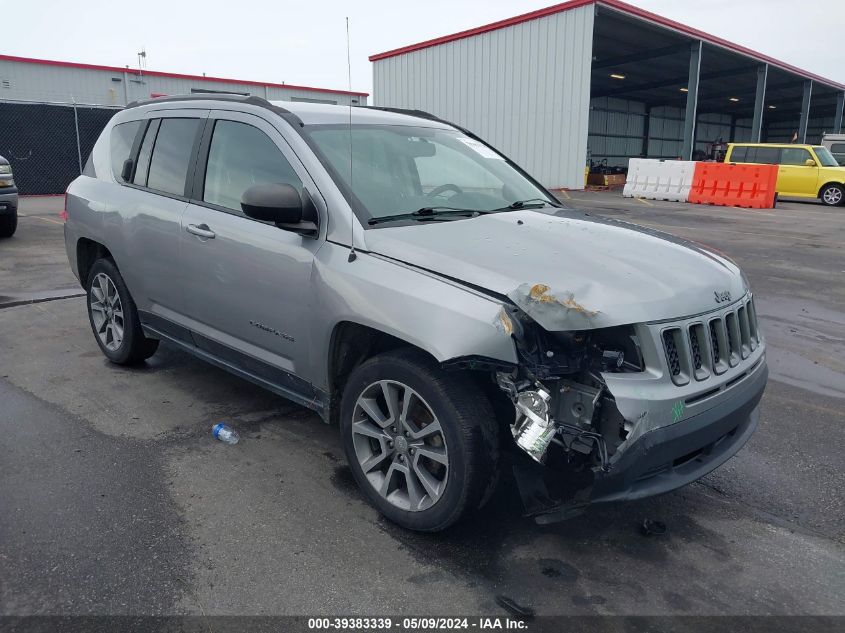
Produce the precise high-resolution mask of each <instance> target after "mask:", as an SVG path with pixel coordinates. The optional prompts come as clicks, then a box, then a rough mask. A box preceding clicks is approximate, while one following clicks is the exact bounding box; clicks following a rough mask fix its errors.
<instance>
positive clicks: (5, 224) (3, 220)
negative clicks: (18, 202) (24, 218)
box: [0, 212, 18, 237]
mask: <svg viewBox="0 0 845 633" xmlns="http://www.w3.org/2000/svg"><path fill="white" fill-rule="evenodd" d="M17 229H18V214H17V212H15V213H12V214H9V215H0V237H12V236H13V235H14V234H15V231H17Z"/></svg>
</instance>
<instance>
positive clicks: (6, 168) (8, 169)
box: [0, 165, 12, 176]
mask: <svg viewBox="0 0 845 633" xmlns="http://www.w3.org/2000/svg"><path fill="white" fill-rule="evenodd" d="M11 174H12V166H11V165H0V175H9V176H11Z"/></svg>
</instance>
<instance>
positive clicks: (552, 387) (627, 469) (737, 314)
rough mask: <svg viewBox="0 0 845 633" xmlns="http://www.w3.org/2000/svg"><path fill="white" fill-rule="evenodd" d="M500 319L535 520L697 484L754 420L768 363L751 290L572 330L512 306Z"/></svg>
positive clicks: (524, 483) (504, 384)
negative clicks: (708, 303) (710, 305)
mask: <svg viewBox="0 0 845 633" xmlns="http://www.w3.org/2000/svg"><path fill="white" fill-rule="evenodd" d="M579 312H580V313H581V314H583V312H581V311H579ZM501 318H502V322H503V324H504V329H505V331H508V333H509V334H510V335H511V336H512V337H513V338H514V340H515V343H516V347H517V351H518V354H519V356H520V364H519V367H518V368H517V369H515V370H511V371H507V372H505V371H499V372H497V373H496V382H497V384H498V386H499V388H500V389H501V390H502V391H503V392H504V393H506V394H507V395H508V397H509V399H510V400H511V402H512V403H513V406H514V413H515V418H514V420H513V422H512V423H511V432H512V434H513V438H514V444H515V446H516V447H518V448H519V449H521V454H518V455H517V459H516V460H515V464H514V473H515V477H516V481H517V484H518V486H519V490H520V495H521V497H522V500H523V503H524V505H525V510H526V514H527V515H528V516H533V517H535V520H536V521H537V522H538V523H553V522H555V521H560V520H564V519H566V518H569V517H571V516H574V515H577V514H580V513H581V512H582V511H583V510H584V509H585V508H586V507H587V506H589V505H593V504H600V503H608V502H615V501H627V500H634V499H640V498H644V497H648V496H653V495H658V494H662V493H665V492H669V491H671V490H674V489H676V488H679V487H681V486H684V485H686V484H688V483H691V482H693V481H695V480H697V479H699V478H701V477H703V476H704V475H706V474H707V473H709V472H710V471H712V470H714V469H715V468H717V467H719V466H720V465H721V464H723V463H724V462H726V461H727V460H728V459H730V458H731V457H732V456H733V455H734V454H736V453H737V452H738V451H739V450H740V449H741V448H742V446H743V445H744V444H745V443H746V442H747V440H748V438H749V437H750V436H751V434H752V433H753V432H754V430H755V428H756V426H757V421H758V418H759V413H758V409H757V407H758V404H759V401H760V399H761V397H762V394H763V390H764V389H765V385H766V380H767V377H768V369H767V367H766V362H765V346H764V343H763V339H762V336H761V335H760V333H759V331H758V329H757V323H756V315H755V314H754V307H753V302H752V300H751V296H750V294H749V295H747V296H746V297H743V298H742V299H741V300H739V301H737V302H735V303H734V304H732V305H731V306H727V307H723V308H719V309H717V310H715V311H713V312H711V313H707V314H704V315H699V316H694V317H687V318H683V319H680V320H676V321H674V322H655V323H645V324H639V325H632V326H626V327H616V328H607V329H594V330H581V331H576V332H572V331H569V332H565V331H564V332H548V331H545V330H544V329H543V328H541V327H540V326H538V325H537V324H536V323H535V322H533V320H532V319H530V318H528V317H526V316H525V315H524V313H520V312H519V311H518V309H514V308H511V309H506V311H505V312H503V316H502V317H501ZM525 455H527V456H528V457H530V458H531V459H526V458H525ZM561 484H566V485H561Z"/></svg>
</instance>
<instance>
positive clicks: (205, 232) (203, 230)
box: [185, 224, 216, 240]
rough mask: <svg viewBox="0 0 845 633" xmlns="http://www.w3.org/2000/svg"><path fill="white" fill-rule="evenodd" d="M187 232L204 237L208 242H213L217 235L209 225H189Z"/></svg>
mask: <svg viewBox="0 0 845 633" xmlns="http://www.w3.org/2000/svg"><path fill="white" fill-rule="evenodd" d="M185 230H186V231H187V232H188V233H191V234H192V235H197V236H199V237H204V238H205V239H207V240H213V239H214V236H215V235H216V233H215V232H214V231H212V230H211V229H210V228H208V225H207V224H189V225H188V226H187V227H185Z"/></svg>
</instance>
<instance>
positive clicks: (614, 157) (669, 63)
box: [370, 0, 845, 188]
mask: <svg viewBox="0 0 845 633" xmlns="http://www.w3.org/2000/svg"><path fill="white" fill-rule="evenodd" d="M370 61H372V62H373V93H374V95H373V98H374V102H375V104H376V105H378V106H389V107H397V108H413V109H419V110H425V111H428V112H431V113H432V114H435V115H437V116H440V117H442V118H444V119H448V120H450V121H453V122H455V123H458V124H461V125H463V126H465V127H468V128H469V129H471V130H473V131H474V132H476V133H477V134H479V136H481V137H482V138H484V139H485V140H487V141H488V142H490V143H491V144H492V145H494V146H495V147H498V148H499V149H501V150H502V151H503V152H504V153H505V154H507V155H509V156H511V157H512V158H513V159H514V160H515V161H516V162H517V163H519V164H521V165H522V166H523V167H525V168H526V169H527V170H528V171H529V172H531V173H532V174H534V175H535V176H537V177H538V178H539V179H540V180H541V181H542V182H543V183H544V184H546V185H547V186H550V187H561V188H581V187H583V185H584V166H585V163H586V162H587V160H589V159H592V160H593V161H595V162H600V161H606V163H607V164H608V165H611V166H613V165H623V166H624V165H627V162H628V159H629V158H631V157H649V158H685V159H690V158H692V157H693V155H694V154H699V153H700V152H706V151H707V150H708V147H709V145H710V144H711V143H714V142H717V141H720V140H721V141H762V142H767V141H770V142H788V141H790V140H791V139H792V138H793V136H794V135H795V134H797V135H798V139H799V140H800V141H805V140H806V142H813V143H815V142H818V141H819V140H820V137H821V135H822V133H823V132H834V133H835V132H840V131H841V128H842V111H843V104H845V85H843V84H840V83H837V82H834V81H831V80H828V79H824V78H822V77H818V76H816V75H813V74H811V73H808V72H805V71H803V70H800V69H798V68H795V67H793V66H790V65H789V64H785V63H783V62H780V61H777V60H774V59H771V58H769V57H767V56H765V55H761V54H759V53H756V52H754V51H751V50H749V49H746V48H744V47H742V46H738V45H736V44H732V43H730V42H727V41H725V40H723V39H720V38H717V37H714V36H712V35H708V34H706V33H703V32H701V31H698V30H695V29H692V28H690V27H687V26H685V25H683V24H679V23H677V22H674V21H672V20H668V19H666V18H663V17H661V16H658V15H655V14H653V13H649V12H647V11H643V10H641V9H638V8H636V7H633V6H631V5H628V4H626V3H624V2H619V1H618V0H571V1H570V2H565V3H563V4H558V5H555V6H552V7H549V8H547V9H541V10H539V11H534V12H531V13H526V14H524V15H520V16H517V17H514V18H511V19H507V20H502V21H500V22H495V23H493V24H488V25H486V26H481V27H478V28H475V29H470V30H468V31H462V32H460V33H455V34H454V35H447V36H445V37H440V38H437V39H433V40H429V41H426V42H420V43H418V44H413V45H410V46H406V47H403V48H399V49H396V50H392V51H387V52H385V53H379V54H377V55H373V56H371V57H370Z"/></svg>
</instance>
